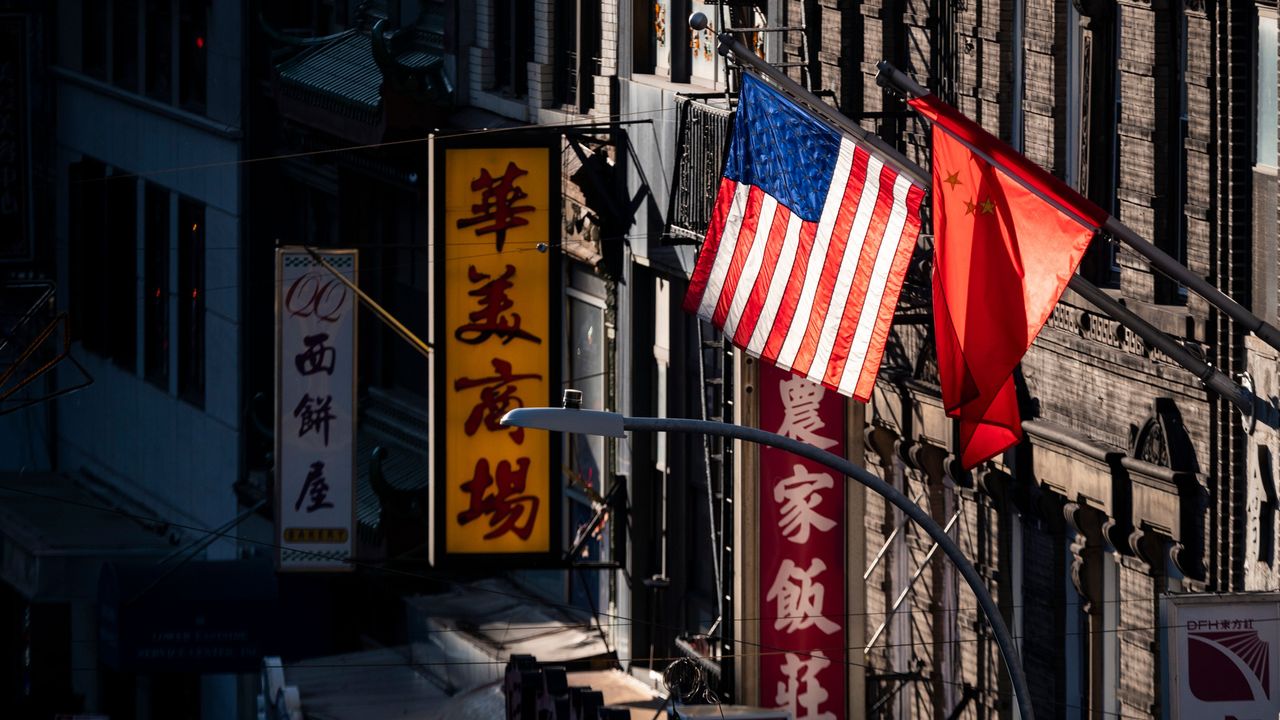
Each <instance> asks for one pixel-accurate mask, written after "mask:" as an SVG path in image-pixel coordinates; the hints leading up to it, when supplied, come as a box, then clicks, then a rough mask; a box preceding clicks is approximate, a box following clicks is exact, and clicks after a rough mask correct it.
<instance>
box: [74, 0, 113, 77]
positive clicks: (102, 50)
mask: <svg viewBox="0 0 1280 720" xmlns="http://www.w3.org/2000/svg"><path fill="white" fill-rule="evenodd" d="M107 10H108V6H107V3H105V2H87V3H84V14H83V15H82V16H81V31H80V69H81V70H82V71H84V74H85V75H88V76H89V77H93V78H97V79H99V80H106V79H107V35H106V31H107V27H108V26H109V23H108V22H107Z"/></svg>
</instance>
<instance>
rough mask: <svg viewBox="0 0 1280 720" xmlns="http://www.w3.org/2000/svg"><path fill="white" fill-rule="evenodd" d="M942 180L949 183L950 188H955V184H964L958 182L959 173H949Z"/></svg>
mask: <svg viewBox="0 0 1280 720" xmlns="http://www.w3.org/2000/svg"><path fill="white" fill-rule="evenodd" d="M942 182H944V183H946V184H948V185H950V186H951V189H952V190H955V189H956V186H957V185H963V184H964V183H962V182H960V173H951V174H950V175H948V176H947V179H946V180H943V181H942Z"/></svg>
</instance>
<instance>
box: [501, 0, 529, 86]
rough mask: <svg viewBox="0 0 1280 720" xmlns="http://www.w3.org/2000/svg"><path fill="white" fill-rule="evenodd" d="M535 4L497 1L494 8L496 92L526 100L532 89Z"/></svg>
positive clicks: (510, 0)
mask: <svg viewBox="0 0 1280 720" xmlns="http://www.w3.org/2000/svg"><path fill="white" fill-rule="evenodd" d="M532 27H533V3H531V2H528V1H527V0H495V2H494V4H493V59H494V66H495V67H494V81H495V84H496V89H497V90H499V91H502V92H505V93H507V94H509V95H511V96H513V97H524V96H525V93H526V91H527V90H528V88H529V70H528V65H529V62H530V61H531V60H532V59H533V33H532V32H530V28H532Z"/></svg>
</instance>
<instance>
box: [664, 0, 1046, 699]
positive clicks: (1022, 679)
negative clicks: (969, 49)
mask: <svg viewBox="0 0 1280 720" xmlns="http://www.w3.org/2000/svg"><path fill="white" fill-rule="evenodd" d="M707 24H708V23H707V17H706V15H704V14H702V13H694V14H693V15H690V16H689V27H691V28H693V29H694V30H703V29H705V28H706V27H707ZM716 39H717V40H718V41H719V42H718V47H717V52H719V53H720V55H721V56H726V57H727V55H728V53H730V52H732V53H733V55H734V59H735V60H737V61H738V63H740V64H747V65H750V66H751V67H752V68H754V69H755V70H756V72H758V73H760V74H761V75H764V76H765V77H767V78H769V79H770V80H772V81H773V82H774V83H775V84H777V85H778V87H779V88H780V89H781V90H782V92H783V93H784V94H786V95H787V96H788V97H790V98H791V99H792V100H794V101H795V102H797V103H798V104H800V105H802V106H804V107H805V109H807V110H808V111H810V112H812V113H813V114H815V115H817V116H819V117H820V118H822V119H823V120H825V121H827V122H828V123H830V124H831V125H833V126H835V127H837V128H839V129H841V130H844V131H845V132H847V133H849V134H850V135H852V136H854V137H855V138H857V139H858V140H860V141H862V142H864V143H866V144H867V145H870V146H873V147H874V148H875V149H876V150H877V151H878V153H879V154H878V157H881V158H882V159H883V160H884V162H885V164H886V165H889V166H890V167H892V168H893V169H895V170H897V171H898V172H899V173H900V174H904V175H906V176H908V177H910V178H911V179H912V180H914V181H915V182H916V183H917V184H918V185H919V186H920V187H922V188H925V189H926V190H927V189H928V188H929V187H930V176H929V174H928V173H926V172H925V171H924V169H923V168H921V167H920V166H919V165H916V164H915V163H913V162H911V161H910V160H908V159H907V158H906V157H905V156H903V155H902V153H900V152H898V151H897V149H895V148H893V147H892V146H890V145H889V144H888V143H887V142H885V141H884V140H883V139H881V138H880V137H879V136H877V135H875V134H873V133H870V132H867V131H866V130H864V129H862V128H861V127H858V125H857V124H855V123H854V122H853V121H851V120H849V119H848V118H846V117H845V116H844V115H841V114H840V113H838V112H836V111H835V110H833V109H831V108H830V107H829V106H828V105H827V104H826V103H824V102H822V100H820V99H819V98H818V96H817V95H814V94H813V93H811V92H809V91H808V90H806V89H805V88H803V87H801V85H800V84H799V83H797V82H795V81H794V80H792V79H791V78H789V77H787V76H786V74H784V73H783V72H781V71H779V70H778V69H777V68H775V67H773V66H772V65H770V64H769V63H767V62H765V61H764V60H761V59H760V58H759V57H758V56H757V55H756V54H755V53H754V52H752V51H751V50H750V49H749V48H747V46H745V45H743V44H742V41H740V40H738V39H737V38H736V37H734V36H733V35H732V34H730V33H728V32H718V33H717V34H716ZM757 432H758V431H757ZM855 477H857V476H855ZM912 507H914V506H912ZM905 509H906V510H907V511H910V510H911V508H909V507H908V508H905ZM925 527H926V529H927V528H928V526H927V525H926V526H925ZM942 541H947V542H949V539H948V538H947V536H946V535H945V534H943V535H942V536H941V539H940V542H942ZM947 542H942V545H943V547H944V549H946V547H947ZM957 552H958V550H957ZM952 561H953V562H954V564H955V565H956V567H957V568H958V569H959V570H960V574H961V576H962V577H964V579H965V580H966V581H967V582H968V584H969V587H970V588H971V589H972V590H973V594H974V596H975V597H977V599H978V604H979V605H980V606H981V607H982V610H983V614H984V615H985V616H986V618H987V623H988V624H989V625H990V626H991V633H992V635H993V636H994V637H995V641H996V646H997V647H998V648H999V650H1000V657H1001V659H1002V660H1003V661H1004V666H1005V670H1006V671H1008V673H1009V680H1010V683H1011V684H1012V685H1013V694H1014V698H1015V700H1016V702H1017V706H1018V715H1019V717H1021V718H1022V720H1034V719H1035V710H1034V709H1033V707H1032V705H1031V688H1030V686H1029V685H1028V684H1027V676H1026V673H1025V672H1024V671H1023V668H1022V659H1021V656H1020V655H1019V653H1018V646H1017V644H1016V643H1015V642H1014V640H1013V635H1012V634H1010V632H1009V627H1008V625H1006V624H1005V622H1004V617H1003V616H1002V615H1001V614H1000V611H999V608H998V607H996V604H995V601H994V600H993V599H992V598H991V594H990V592H989V591H988V590H987V587H986V585H985V584H984V582H983V580H982V578H981V577H980V576H979V575H978V573H977V572H976V571H974V570H973V567H972V566H971V565H970V564H969V562H968V559H967V558H965V557H964V555H963V554H960V555H958V557H952Z"/></svg>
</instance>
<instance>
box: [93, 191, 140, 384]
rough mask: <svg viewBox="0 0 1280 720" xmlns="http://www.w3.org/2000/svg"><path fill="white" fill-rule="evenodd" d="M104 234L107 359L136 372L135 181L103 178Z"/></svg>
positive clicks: (136, 252) (136, 257)
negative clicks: (105, 245) (104, 192)
mask: <svg viewBox="0 0 1280 720" xmlns="http://www.w3.org/2000/svg"><path fill="white" fill-rule="evenodd" d="M102 227H103V232H104V233H105V234H106V235H107V236H108V242H107V257H106V261H107V262H106V264H105V265H103V266H100V270H101V271H102V272H104V273H105V274H106V276H107V286H108V287H107V297H105V298H103V301H104V302H103V304H104V305H105V306H106V307H105V311H106V317H105V318H102V319H101V320H100V322H102V323H103V324H104V325H105V330H106V332H107V349H108V352H109V354H110V355H111V359H112V360H114V361H115V362H116V364H117V365H119V366H120V367H122V368H124V369H126V370H128V371H129V372H130V373H134V372H137V365H136V360H137V357H138V351H137V341H138V270H137V267H138V181H137V179H136V178H134V177H116V178H111V179H109V180H108V181H107V200H106V224H105V225H103V226H102Z"/></svg>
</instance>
